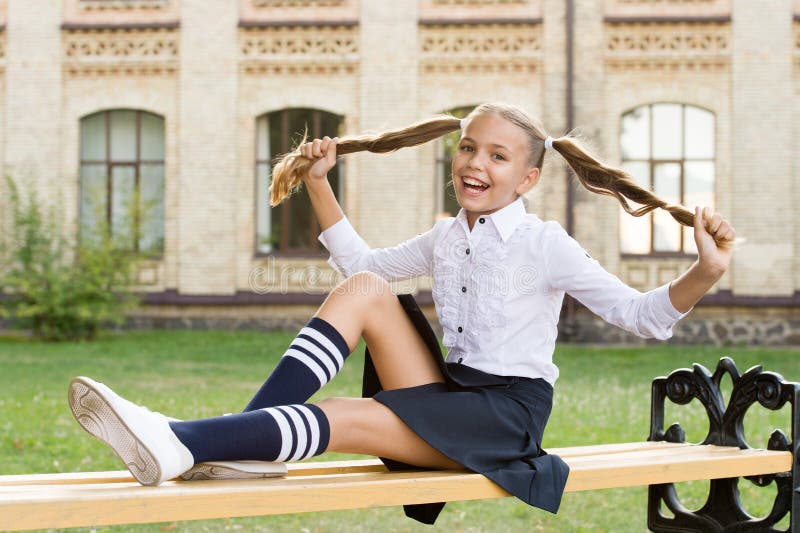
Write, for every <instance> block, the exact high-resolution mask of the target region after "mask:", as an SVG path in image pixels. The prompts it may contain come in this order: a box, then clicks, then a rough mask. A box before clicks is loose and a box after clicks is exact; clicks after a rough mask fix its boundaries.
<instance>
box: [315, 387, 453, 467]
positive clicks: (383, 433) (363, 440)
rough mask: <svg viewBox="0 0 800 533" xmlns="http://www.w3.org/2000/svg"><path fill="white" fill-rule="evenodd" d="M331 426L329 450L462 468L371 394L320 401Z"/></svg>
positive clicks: (416, 463)
mask: <svg viewBox="0 0 800 533" xmlns="http://www.w3.org/2000/svg"><path fill="white" fill-rule="evenodd" d="M317 405H318V406H319V408H320V409H321V410H322V411H323V412H324V413H325V415H326V417H327V419H328V424H329V428H330V441H329V443H328V449H327V450H326V451H331V452H342V453H361V454H365V455H375V456H379V457H387V458H389V459H394V460H395V461H402V462H404V463H408V464H412V465H417V466H422V467H428V468H446V469H453V468H463V467H462V466H461V465H460V464H458V463H457V462H455V461H453V460H452V459H450V458H449V457H447V456H446V455H444V454H442V453H441V452H440V451H438V450H437V449H436V448H434V447H433V446H431V445H430V444H428V443H427V442H425V441H424V440H423V439H422V438H421V437H420V436H419V435H417V434H416V433H414V432H413V431H412V430H411V429H410V428H409V427H408V426H407V425H406V424H405V423H404V422H403V421H402V420H401V419H400V417H398V416H397V415H396V414H394V412H392V410H391V409H389V408H388V407H386V406H385V405H383V404H382V403H380V402H378V401H375V400H373V399H371V398H329V399H327V400H323V401H321V402H320V403H318V404H317Z"/></svg>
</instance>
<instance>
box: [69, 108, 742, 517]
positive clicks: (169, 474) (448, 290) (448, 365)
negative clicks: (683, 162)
mask: <svg viewBox="0 0 800 533" xmlns="http://www.w3.org/2000/svg"><path fill="white" fill-rule="evenodd" d="M459 128H460V129H461V132H462V133H461V139H460V141H459V144H458V150H457V153H456V155H455V156H454V158H453V165H452V173H453V176H452V177H453V185H454V189H455V192H456V198H457V200H458V203H459V204H460V205H461V207H462V209H461V210H460V212H459V213H458V215H457V216H456V217H454V218H445V219H441V220H439V221H437V223H436V224H435V225H434V227H433V228H432V229H430V230H429V231H428V232H426V233H424V234H422V235H419V236H417V237H415V238H412V239H410V240H408V241H406V242H404V243H402V244H400V245H398V246H396V247H394V248H387V249H375V250H372V249H370V248H369V246H368V245H367V244H366V243H365V242H364V241H363V240H362V239H361V238H360V237H359V235H358V234H357V233H356V232H355V230H354V229H353V227H352V226H351V225H350V223H349V222H348V220H347V218H345V216H344V214H343V212H342V209H341V207H340V206H339V205H338V203H337V201H336V199H335V198H334V195H333V192H332V190H331V187H330V185H329V183H328V181H327V172H328V171H329V170H330V169H331V168H332V167H333V165H334V164H335V162H336V157H337V152H338V153H339V154H342V153H349V152H354V151H358V150H370V151H375V152H386V151H391V150H394V149H397V148H400V147H403V146H411V145H414V144H420V143H422V142H426V141H428V140H430V139H432V138H436V137H438V136H441V135H444V134H446V133H448V132H450V131H456V130H458V129H459ZM547 150H550V151H552V150H555V151H556V152H558V153H560V154H561V155H562V156H563V157H564V158H565V159H566V161H567V163H568V164H569V165H570V166H571V167H572V169H573V170H574V171H575V173H576V174H577V176H578V178H579V179H580V180H581V182H582V183H583V184H584V185H585V186H586V187H587V188H589V189H590V190H592V191H595V192H598V193H602V194H609V195H613V196H615V197H616V198H617V199H618V200H619V201H620V202H621V204H622V205H623V207H624V208H625V209H626V210H627V211H628V212H630V213H632V214H634V215H642V214H644V213H647V212H649V211H651V210H653V209H656V208H663V209H666V210H668V211H669V212H670V213H671V214H672V215H673V217H675V218H676V219H677V220H679V221H680V222H682V223H684V224H687V225H693V226H694V237H695V241H696V243H697V249H698V259H697V261H696V262H695V263H694V264H693V265H692V266H691V267H690V268H689V269H688V270H687V271H686V272H685V273H684V274H683V275H682V276H680V277H679V278H678V279H676V280H674V281H672V282H671V283H669V284H666V285H664V286H662V287H659V288H656V289H654V290H651V291H649V292H646V293H640V292H638V291H636V290H634V289H632V288H630V287H628V286H626V285H625V284H623V283H622V282H621V281H620V280H619V279H618V278H616V277H614V276H613V275H611V274H609V273H608V272H606V271H605V270H603V269H602V267H600V265H599V264H598V263H597V262H596V261H594V260H593V259H592V258H591V257H589V256H588V254H586V253H585V251H584V250H583V249H582V248H581V247H580V246H579V245H578V244H577V243H576V242H575V241H574V240H573V239H572V238H571V237H569V236H568V235H567V233H566V232H565V231H564V230H563V229H562V228H561V227H560V226H559V225H558V224H557V223H555V222H543V221H541V220H539V218H537V217H536V216H535V215H532V214H526V213H525V209H524V207H523V204H522V196H523V195H524V194H525V193H526V192H528V191H529V190H530V189H531V188H532V187H533V186H535V185H536V183H537V182H538V181H539V178H540V169H541V167H542V162H543V158H544V153H545V151H547ZM301 182H303V183H305V185H306V187H307V189H308V193H309V196H310V198H311V203H312V205H313V209H314V212H315V214H316V217H317V220H318V221H319V224H320V227H321V228H322V234H321V236H320V240H321V241H322V243H323V244H324V245H325V246H326V247H327V248H328V250H329V251H330V253H331V258H330V263H331V264H332V265H333V266H334V268H336V269H337V270H338V271H339V272H341V273H342V274H344V275H345V276H346V279H345V280H344V281H343V282H342V283H341V284H339V285H338V286H337V287H336V288H335V289H334V290H333V292H332V293H331V294H330V295H329V296H328V297H327V299H326V300H325V302H324V303H323V304H322V306H321V307H320V308H319V310H318V311H317V312H316V314H315V315H314V317H312V318H311V320H310V321H309V322H308V324H307V325H306V327H304V328H303V329H302V330H301V331H300V332H299V334H298V336H297V338H296V339H295V340H294V342H293V343H292V344H291V346H290V347H289V349H288V350H287V351H286V353H285V355H284V357H283V358H282V359H281V360H280V362H279V363H278V365H277V367H276V368H275V369H274V371H273V373H272V374H271V375H270V376H269V378H268V379H267V381H266V382H265V383H264V385H263V386H262V387H261V389H260V390H259V391H258V393H257V394H256V395H255V397H254V398H253V399H252V400H251V401H250V403H249V405H248V406H247V408H246V409H245V411H244V412H242V413H239V414H234V415H230V416H223V417H218V418H211V419H204V420H195V421H178V420H174V419H170V418H167V417H165V416H164V415H161V414H158V413H153V412H150V411H148V410H147V409H145V408H144V407H140V406H138V405H135V404H132V403H130V402H128V401H126V400H124V399H123V398H121V397H119V396H118V395H116V394H115V393H114V392H113V391H111V390H110V389H109V388H108V387H106V386H105V385H103V384H101V383H97V382H95V381H93V380H91V379H89V378H75V379H74V380H73V381H72V383H71V384H70V394H69V401H70V406H71V408H72V411H73V413H74V414H75V417H76V419H77V420H78V422H79V423H80V424H81V425H82V426H83V427H84V428H85V429H86V430H87V431H88V432H89V433H91V434H92V435H94V436H96V437H98V438H99V439H101V440H103V441H104V442H106V443H108V444H109V445H110V446H111V447H112V448H113V449H114V451H115V452H116V453H117V454H118V455H119V456H120V457H121V458H122V460H123V461H124V462H125V464H126V465H127V467H128V468H129V469H130V471H131V473H132V474H133V475H134V476H135V477H136V479H138V480H139V481H140V482H141V483H142V484H145V485H157V484H159V483H161V482H163V481H165V480H168V479H170V478H173V477H176V476H179V475H181V474H183V475H184V476H185V477H192V476H193V475H194V473H196V472H198V471H201V472H203V471H205V472H206V473H207V472H208V471H209V470H208V469H207V468H206V467H204V465H203V463H207V462H214V461H236V460H261V461H277V462H283V461H296V460H300V459H305V458H307V457H311V456H313V455H317V454H320V453H323V452H325V451H338V452H349V453H361V454H369V455H376V456H380V457H385V458H388V459H391V460H394V461H401V462H403V463H408V464H411V465H417V466H421V467H429V468H445V469H450V468H467V469H470V470H473V471H476V472H480V473H482V474H484V475H486V476H487V477H489V478H490V479H492V480H493V481H495V482H496V483H498V484H499V485H500V486H502V487H503V488H505V489H506V490H508V491H509V492H511V493H512V494H514V495H516V496H518V497H519V498H521V499H523V500H524V501H526V502H528V503H529V504H531V505H535V506H537V507H540V508H543V509H546V510H548V511H551V512H556V511H557V509H558V506H559V502H560V499H561V494H562V491H563V488H564V485H565V483H566V478H567V473H568V468H567V465H566V464H565V463H564V462H563V461H562V460H561V459H560V458H558V457H556V456H553V455H548V454H546V453H545V452H544V451H543V450H541V448H540V444H541V441H542V434H543V431H544V426H545V424H546V422H547V418H548V416H549V414H550V408H551V404H552V394H553V388H552V385H553V384H554V383H555V381H556V379H557V377H558V369H557V368H556V366H555V365H554V364H553V361H552V355H553V349H554V344H555V339H556V331H557V330H556V325H557V322H558V316H559V311H560V308H561V302H562V299H563V297H564V294H565V293H570V294H572V295H573V296H575V297H576V298H577V299H578V300H579V301H581V302H582V303H583V304H584V305H586V306H587V307H588V308H589V309H590V310H592V311H593V312H595V313H596V314H598V315H600V316H601V317H603V318H604V319H605V320H607V321H608V322H610V323H612V324H615V325H617V326H619V327H622V328H625V329H627V330H629V331H632V332H634V333H636V334H637V335H640V336H643V337H655V338H659V339H666V338H669V337H670V336H671V334H672V327H673V325H674V324H675V323H676V322H677V321H678V320H679V319H680V318H681V317H683V316H684V315H685V314H686V313H687V312H688V311H689V310H690V309H691V308H692V306H693V305H694V304H695V303H696V302H697V301H698V300H699V299H700V298H701V297H702V296H703V294H705V293H706V292H707V291H708V289H709V288H710V287H711V286H712V285H713V284H714V283H715V282H716V281H717V280H718V279H719V278H720V276H722V274H723V273H724V272H725V270H726V269H727V267H728V265H729V263H730V260H731V247H730V244H731V243H732V242H733V240H734V238H735V232H734V230H733V228H732V227H731V225H730V224H729V223H728V222H727V221H725V220H723V219H722V217H721V216H720V215H719V214H713V215H712V214H711V213H710V212H709V210H708V209H705V208H704V209H702V210H701V209H700V208H696V209H695V212H694V214H693V215H692V214H691V213H690V212H688V211H686V210H685V209H684V208H682V207H680V206H675V205H667V204H666V203H664V202H663V201H661V200H660V199H658V198H657V197H655V196H654V195H653V194H651V193H650V192H649V191H646V190H644V189H641V188H639V187H638V186H637V185H636V184H635V182H634V181H633V180H632V179H631V178H630V176H629V175H627V174H626V173H624V172H623V171H621V170H617V169H613V168H609V167H607V166H605V165H603V164H602V163H600V162H598V161H597V160H596V159H594V158H593V157H592V156H590V155H589V154H588V153H587V152H586V151H585V150H584V149H583V148H582V147H581V146H580V144H579V143H578V142H577V140H576V139H573V138H571V137H569V136H565V137H561V138H558V139H553V138H552V137H549V136H548V135H547V134H546V133H545V131H544V130H543V128H542V127H541V125H540V124H539V123H538V121H536V120H534V119H532V118H531V117H530V116H528V115H527V114H526V113H525V112H524V111H523V110H521V109H519V108H517V107H515V106H511V105H507V104H484V105H481V106H479V107H477V108H476V109H475V110H474V111H472V113H470V114H469V115H468V116H467V118H465V119H463V120H462V121H459V120H458V119H455V118H452V117H437V118H434V119H432V120H429V121H425V122H422V123H419V124H416V125H413V126H411V127H409V128H407V129H405V130H400V131H392V132H388V133H385V134H382V135H378V136H363V137H353V138H350V139H343V140H342V141H341V142H339V141H338V139H331V138H328V137H325V138H323V139H315V140H314V141H313V142H308V143H303V144H302V145H301V146H300V147H299V148H298V149H297V150H296V151H295V152H294V153H292V154H289V155H287V156H286V157H285V158H284V159H283V160H282V161H281V162H280V164H279V165H277V167H276V169H275V178H274V180H273V184H272V202H273V204H274V203H278V202H280V201H281V200H282V199H283V198H284V197H285V196H286V194H288V193H289V192H291V190H293V189H294V188H296V187H297V185H298V184H299V183H301ZM628 200H633V201H635V202H637V203H639V204H641V205H642V207H639V208H637V209H633V208H631V207H630V206H629V205H628ZM420 275H431V276H433V298H434V302H435V305H436V312H437V315H438V318H439V320H440V322H441V325H442V328H443V331H444V339H443V343H444V345H445V346H446V347H447V348H448V353H447V358H446V361H443V360H442V358H441V356H440V354H439V353H438V346H432V342H431V341H430V339H431V336H430V330H429V328H428V326H427V324H421V321H420V320H419V316H420V315H419V314H418V313H417V314H415V313H416V311H418V310H417V309H416V308H415V307H414V306H413V305H411V306H409V305H407V302H408V300H407V299H406V300H403V299H402V298H401V299H398V297H396V296H395V295H393V294H392V292H391V290H390V288H389V284H388V282H389V281H392V280H400V279H408V278H412V277H416V276H420ZM402 302H406V305H403V303H402ZM361 337H363V338H364V339H365V341H366V344H367V347H368V349H369V352H370V353H371V357H372V360H373V362H374V367H375V370H376V372H377V375H378V378H379V380H380V385H381V387H382V388H383V390H382V391H381V392H378V394H376V395H375V397H374V398H330V399H326V400H323V401H321V402H318V403H316V404H308V403H304V402H307V400H308V399H309V398H310V397H311V395H312V394H313V393H315V392H316V391H317V390H318V389H319V388H320V387H322V386H324V385H325V384H326V383H327V382H328V381H330V379H331V378H332V377H333V376H334V375H335V374H336V373H337V372H338V371H339V370H340V369H341V367H342V365H343V364H344V362H345V360H346V358H347V356H348V355H349V353H350V352H351V351H352V350H353V349H354V348H355V346H356V344H357V342H358V340H359V338H361ZM194 465H198V466H194ZM223 466H224V465H223ZM227 466H228V467H230V471H233V472H234V475H235V473H236V472H237V471H238V472H240V473H242V475H245V474H246V472H247V471H248V470H253V468H251V466H252V465H251V464H249V463H238V464H237V463H235V462H234V463H227ZM204 468H206V470H203V469H204ZM198 469H199V470H198ZM256 470H257V469H256ZM436 513H438V510H437V511H435V512H434V513H433V516H432V517H428V519H427V520H426V521H430V522H432V521H433V519H435V515H436Z"/></svg>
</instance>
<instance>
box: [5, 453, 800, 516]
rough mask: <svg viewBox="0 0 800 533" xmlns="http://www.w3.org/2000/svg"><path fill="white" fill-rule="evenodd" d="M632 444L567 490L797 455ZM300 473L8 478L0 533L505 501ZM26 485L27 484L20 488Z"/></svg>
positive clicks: (354, 469)
mask: <svg viewBox="0 0 800 533" xmlns="http://www.w3.org/2000/svg"><path fill="white" fill-rule="evenodd" d="M633 444H646V445H644V446H639V445H631V446H627V448H626V445H611V446H607V445H606V446H603V447H597V450H596V451H599V453H596V454H595V455H586V454H584V453H582V451H583V450H577V449H573V451H574V452H575V453H574V454H573V455H570V454H569V453H567V454H563V453H562V454H561V455H562V457H564V459H565V460H566V461H567V463H569V464H570V467H571V469H572V472H571V474H570V477H569V480H568V483H567V488H566V490H567V491H573V492H574V491H582V490H593V489H601V488H616V487H629V486H637V485H647V484H653V483H668V482H677V481H689V480H692V479H710V478H715V477H731V476H743V475H755V474H766V473H774V472H784V471H788V470H790V469H791V465H792V456H791V453H790V452H775V451H765V450H739V449H737V448H725V447H717V446H693V445H678V446H673V445H667V443H633ZM564 450H567V449H564ZM553 453H557V452H556V450H553ZM302 465H303V466H302V467H301V466H300V465H299V464H298V465H291V466H292V470H293V475H291V476H289V477H287V478H273V479H259V480H229V481H192V482H180V481H177V482H175V481H171V482H167V483H165V484H164V485H162V486H160V487H142V486H140V485H138V483H135V482H133V481H132V480H131V478H130V476H129V475H128V476H127V479H123V478H122V477H121V476H119V475H117V474H125V473H124V472H122V473H116V472H110V473H108V472H107V473H84V474H80V475H79V474H69V476H73V477H74V479H73V481H72V482H67V481H66V480H64V479H62V480H61V481H62V482H60V483H54V484H48V485H47V486H43V485H42V484H41V483H42V479H41V476H3V478H6V479H3V478H0V530H5V529H9V530H11V529H35V528H53V527H75V526H88V525H113V524H123V523H145V522H161V521H172V520H194V519H209V518H221V517H229V516H255V515H269V514H284V513H292V512H307V511H322V510H335V509H354V508H362V507H374V506H386V505H400V504H409V503H426V502H433V501H458V500H472V499H483V498H495V497H503V496H507V495H508V494H507V493H506V492H505V491H503V490H502V489H500V488H499V487H498V486H497V485H495V484H494V483H492V482H491V481H489V480H488V479H486V478H485V477H484V476H482V475H479V474H474V473H471V472H465V471H415V472H388V471H385V470H384V469H383V468H382V465H381V463H380V462H378V461H376V460H366V461H348V462H342V463H327V464H326V463H318V464H316V465H315V464H314V463H302ZM378 467H380V469H378ZM92 474H94V475H95V477H94V478H92V477H91V476H92ZM98 474H103V475H100V476H98ZM56 476H57V475H56ZM8 478H17V482H16V483H10V482H9V480H8ZM21 478H27V479H28V480H29V481H28V482H27V483H23V482H22V481H23V479H21ZM93 479H94V481H95V482H92V480H93ZM105 480H108V481H105ZM97 481H99V482H97Z"/></svg>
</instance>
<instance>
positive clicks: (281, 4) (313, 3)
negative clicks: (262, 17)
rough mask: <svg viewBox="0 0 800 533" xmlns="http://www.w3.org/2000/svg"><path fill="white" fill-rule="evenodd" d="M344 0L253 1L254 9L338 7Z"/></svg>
mask: <svg viewBox="0 0 800 533" xmlns="http://www.w3.org/2000/svg"><path fill="white" fill-rule="evenodd" d="M344 4H345V0H253V6H254V7H277V8H287V7H290V8H295V7H339V6H342V5H344Z"/></svg>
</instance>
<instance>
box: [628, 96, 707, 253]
mask: <svg viewBox="0 0 800 533" xmlns="http://www.w3.org/2000/svg"><path fill="white" fill-rule="evenodd" d="M714 142H715V140H714V115H713V114H712V113H710V112H709V111H706V110H704V109H701V108H698V107H694V106H689V105H683V104H673V103H662V104H650V105H644V106H641V107H638V108H636V109H634V110H632V111H630V112H628V113H626V114H625V115H623V117H622V121H621V131H620V148H621V150H620V152H621V154H622V168H624V169H625V170H627V171H628V172H629V173H630V174H631V175H632V176H633V177H634V178H635V179H636V181H637V182H638V183H639V184H640V185H642V186H643V187H646V188H648V189H650V190H651V191H653V192H655V193H656V194H657V195H659V196H660V197H662V198H663V199H664V200H665V201H667V202H670V203H679V204H682V205H684V206H688V207H689V208H690V209H692V208H693V207H694V206H695V205H705V206H712V207H713V205H714V178H715V176H714ZM633 205H634V207H635V206H636V204H633ZM620 250H621V251H622V253H629V254H651V253H656V254H657V253H696V251H697V250H696V247H695V244H694V237H693V232H692V228H683V227H681V226H679V225H678V224H677V222H675V220H674V219H673V218H672V217H671V216H670V215H669V214H668V213H667V212H666V211H663V210H656V211H655V212H653V213H650V214H648V215H645V216H643V217H640V218H637V217H632V216H630V215H628V214H627V213H625V212H624V211H622V210H620Z"/></svg>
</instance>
